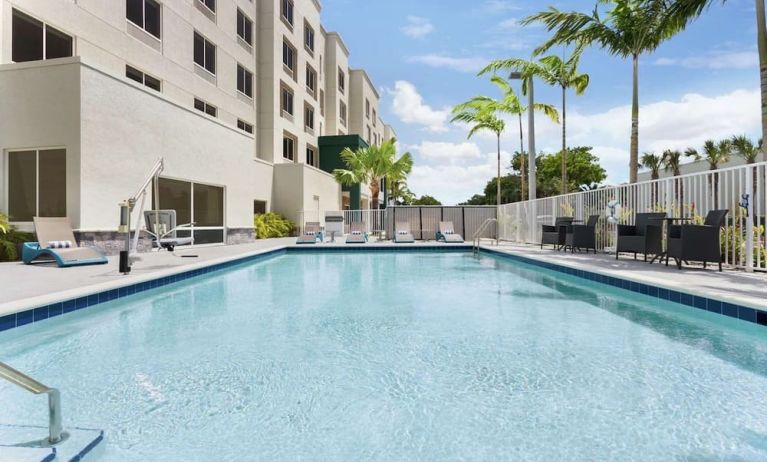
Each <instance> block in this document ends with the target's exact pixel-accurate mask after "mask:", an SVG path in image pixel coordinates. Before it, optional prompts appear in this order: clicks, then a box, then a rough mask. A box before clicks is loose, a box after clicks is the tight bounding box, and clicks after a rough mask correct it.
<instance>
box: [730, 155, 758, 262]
mask: <svg viewBox="0 0 767 462" xmlns="http://www.w3.org/2000/svg"><path fill="white" fill-rule="evenodd" d="M755 168H756V167H754V166H750V168H748V169H747V170H746V192H745V194H748V207H746V271H747V272H749V273H753V272H754V200H755V199H756V198H755V197H751V196H752V195H753V192H754V175H753V172H752V170H753V169H755ZM733 225H734V222H733ZM734 230H735V227H734V226H733V231H734Z"/></svg>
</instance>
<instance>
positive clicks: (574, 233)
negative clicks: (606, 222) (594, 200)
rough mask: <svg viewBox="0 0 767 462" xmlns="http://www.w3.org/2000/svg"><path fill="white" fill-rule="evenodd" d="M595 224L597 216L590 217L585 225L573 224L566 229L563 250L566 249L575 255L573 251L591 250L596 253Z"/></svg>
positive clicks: (597, 220) (597, 219)
mask: <svg viewBox="0 0 767 462" xmlns="http://www.w3.org/2000/svg"><path fill="white" fill-rule="evenodd" d="M597 222H599V215H591V216H590V217H589V219H588V221H586V224H584V225H580V224H574V225H572V226H570V227H569V228H568V229H567V235H566V236H565V250H567V249H568V248H569V249H570V251H571V252H573V253H575V249H578V251H579V252H580V251H581V249H586V253H588V251H589V250H593V251H594V253H597Z"/></svg>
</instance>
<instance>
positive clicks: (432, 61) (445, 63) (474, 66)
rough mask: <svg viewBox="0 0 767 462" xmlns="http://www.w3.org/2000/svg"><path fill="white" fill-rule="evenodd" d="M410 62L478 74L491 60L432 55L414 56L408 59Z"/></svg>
mask: <svg viewBox="0 0 767 462" xmlns="http://www.w3.org/2000/svg"><path fill="white" fill-rule="evenodd" d="M408 62H411V63H421V64H426V65H427V66H431V67H437V68H446V69H452V70H454V71H460V72H471V73H476V72H479V70H480V69H482V68H483V67H485V66H486V65H487V63H488V62H489V60H487V59H483V58H455V57H452V56H445V55H436V54H430V55H422V56H413V57H411V58H408Z"/></svg>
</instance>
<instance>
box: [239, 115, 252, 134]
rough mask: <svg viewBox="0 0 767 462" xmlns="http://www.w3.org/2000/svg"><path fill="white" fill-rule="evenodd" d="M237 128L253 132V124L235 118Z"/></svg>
mask: <svg viewBox="0 0 767 462" xmlns="http://www.w3.org/2000/svg"><path fill="white" fill-rule="evenodd" d="M237 128H239V129H240V130H242V131H245V132H248V133H250V134H253V125H251V124H249V123H247V122H245V121H244V120H242V119H237Z"/></svg>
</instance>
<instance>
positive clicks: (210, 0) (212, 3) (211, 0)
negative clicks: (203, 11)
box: [197, 0, 216, 13]
mask: <svg viewBox="0 0 767 462" xmlns="http://www.w3.org/2000/svg"><path fill="white" fill-rule="evenodd" d="M197 1H198V2H200V3H202V4H203V5H205V7H206V8H207V9H209V10H210V11H212V12H213V13H215V12H216V0H197Z"/></svg>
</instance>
